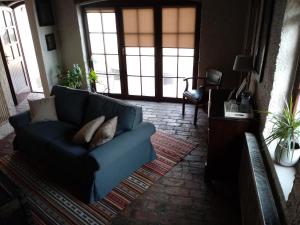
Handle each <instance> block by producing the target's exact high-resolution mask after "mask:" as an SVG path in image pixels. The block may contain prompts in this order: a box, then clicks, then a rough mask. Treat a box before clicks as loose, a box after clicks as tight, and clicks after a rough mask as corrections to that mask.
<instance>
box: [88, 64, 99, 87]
mask: <svg viewBox="0 0 300 225" xmlns="http://www.w3.org/2000/svg"><path fill="white" fill-rule="evenodd" d="M88 80H89V82H90V86H91V91H92V92H96V83H97V82H98V76H97V74H96V72H95V71H94V70H93V69H90V73H89V76H88Z"/></svg>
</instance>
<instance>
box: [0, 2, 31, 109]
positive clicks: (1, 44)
mask: <svg viewBox="0 0 300 225" xmlns="http://www.w3.org/2000/svg"><path fill="white" fill-rule="evenodd" d="M22 4H25V2H24V1H21V2H16V3H14V4H13V3H11V4H8V5H7V6H5V5H2V6H0V13H2V11H1V10H2V9H11V14H12V15H11V16H12V19H13V20H14V24H15V32H16V38H17V40H18V43H19V47H20V54H21V57H22V61H23V67H24V68H23V69H24V76H25V82H26V83H27V84H28V87H29V91H30V92H31V91H32V87H31V82H30V78H29V76H28V70H27V64H26V60H25V57H24V51H23V47H22V43H21V39H20V33H19V29H18V24H17V22H16V15H15V11H14V9H15V7H17V6H20V5H22ZM0 35H1V34H0ZM0 54H1V57H2V62H3V65H4V69H5V72H6V77H7V80H8V84H9V88H10V91H11V95H12V99H13V102H14V104H15V105H18V104H19V103H20V102H18V98H17V94H16V91H15V89H14V85H13V81H12V78H11V74H10V71H9V67H8V62H7V60H6V56H5V52H4V47H3V43H2V41H1V40H0Z"/></svg>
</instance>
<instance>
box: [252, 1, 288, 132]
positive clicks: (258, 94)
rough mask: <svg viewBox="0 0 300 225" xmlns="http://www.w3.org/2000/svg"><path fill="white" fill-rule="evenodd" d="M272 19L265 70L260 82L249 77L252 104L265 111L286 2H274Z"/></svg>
mask: <svg viewBox="0 0 300 225" xmlns="http://www.w3.org/2000/svg"><path fill="white" fill-rule="evenodd" d="M274 3H275V4H274V11H273V19H272V25H271V31H270V38H269V46H268V52H267V56H266V63H265V68H264V71H263V80H262V82H258V81H257V76H256V75H255V74H252V76H251V78H252V79H251V89H252V92H253V93H254V102H255V103H256V107H257V109H259V110H267V109H268V106H269V102H270V98H271V91H272V88H273V81H274V72H275V69H276V59H277V55H278V51H279V44H280V37H281V30H282V25H283V19H284V13H285V8H286V0H274ZM264 124H265V116H262V115H261V118H260V129H261V130H262V129H263V128H264Z"/></svg>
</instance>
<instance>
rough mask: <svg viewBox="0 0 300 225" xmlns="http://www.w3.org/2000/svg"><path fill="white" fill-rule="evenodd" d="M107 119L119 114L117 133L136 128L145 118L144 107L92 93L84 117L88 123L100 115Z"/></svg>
mask: <svg viewBox="0 0 300 225" xmlns="http://www.w3.org/2000/svg"><path fill="white" fill-rule="evenodd" d="M102 115H104V116H105V120H108V119H110V118H112V117H115V116H118V126H117V131H116V135H119V134H120V133H122V132H124V131H128V130H132V129H134V128H135V127H136V126H137V125H138V124H140V123H141V122H142V120H143V112H142V108H141V107H138V106H134V105H130V104H127V103H125V102H123V101H120V100H117V99H114V98H110V97H107V96H104V95H100V94H90V95H89V97H88V105H87V108H86V113H85V117H84V123H87V122H89V121H91V120H93V119H95V118H97V117H99V116H102Z"/></svg>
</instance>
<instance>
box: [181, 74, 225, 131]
mask: <svg viewBox="0 0 300 225" xmlns="http://www.w3.org/2000/svg"><path fill="white" fill-rule="evenodd" d="M222 75H223V74H222V72H221V71H218V70H213V69H210V70H208V71H207V72H206V76H205V77H197V80H203V81H204V82H203V83H204V85H203V86H200V87H199V88H198V89H192V90H188V89H189V82H188V80H189V79H193V77H188V78H185V79H184V81H185V82H186V87H185V90H184V92H183V102H182V115H183V116H184V113H185V104H186V102H187V100H189V101H191V102H192V103H193V104H195V114H194V125H196V124H197V116H198V107H199V105H202V106H203V105H205V104H207V100H208V96H207V94H208V89H213V88H215V89H219V87H220V85H221V81H222Z"/></svg>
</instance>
